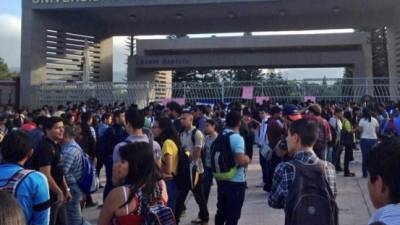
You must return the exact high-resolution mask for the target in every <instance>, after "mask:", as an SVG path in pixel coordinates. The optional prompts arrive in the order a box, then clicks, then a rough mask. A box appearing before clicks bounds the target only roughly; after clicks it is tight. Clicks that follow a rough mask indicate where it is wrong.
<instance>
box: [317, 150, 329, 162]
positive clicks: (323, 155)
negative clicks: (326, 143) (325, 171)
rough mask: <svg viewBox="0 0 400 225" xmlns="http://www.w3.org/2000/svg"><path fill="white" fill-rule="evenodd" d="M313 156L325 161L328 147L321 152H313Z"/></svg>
mask: <svg viewBox="0 0 400 225" xmlns="http://www.w3.org/2000/svg"><path fill="white" fill-rule="evenodd" d="M315 154H316V155H317V156H318V158H319V159H321V160H324V161H326V160H327V158H328V147H325V148H324V149H322V150H321V151H315Z"/></svg>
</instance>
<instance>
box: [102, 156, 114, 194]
mask: <svg viewBox="0 0 400 225" xmlns="http://www.w3.org/2000/svg"><path fill="white" fill-rule="evenodd" d="M104 166H105V167H106V186H105V187H104V192H103V200H105V199H106V197H107V195H108V193H110V191H111V190H112V189H113V184H112V168H113V159H112V156H107V157H106V158H105V159H104Z"/></svg>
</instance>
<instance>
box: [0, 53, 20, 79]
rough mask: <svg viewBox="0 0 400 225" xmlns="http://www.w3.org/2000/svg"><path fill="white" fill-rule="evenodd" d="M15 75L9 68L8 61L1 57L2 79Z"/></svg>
mask: <svg viewBox="0 0 400 225" xmlns="http://www.w3.org/2000/svg"><path fill="white" fill-rule="evenodd" d="M15 76H16V74H15V73H11V72H10V71H9V70H8V66H7V63H5V62H4V60H3V59H2V58H1V57H0V80H5V79H11V78H13V77H15Z"/></svg>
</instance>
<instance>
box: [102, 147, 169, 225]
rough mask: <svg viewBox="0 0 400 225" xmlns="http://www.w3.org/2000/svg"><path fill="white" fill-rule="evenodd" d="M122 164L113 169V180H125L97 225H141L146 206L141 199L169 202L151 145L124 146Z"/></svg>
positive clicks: (108, 200)
mask: <svg viewBox="0 0 400 225" xmlns="http://www.w3.org/2000/svg"><path fill="white" fill-rule="evenodd" d="M118 153H119V154H120V160H119V161H118V162H117V163H116V164H115V165H114V171H113V179H115V180H121V179H124V180H125V184H124V185H122V186H120V187H117V188H114V189H113V190H112V191H111V192H110V193H109V194H108V196H107V198H106V199H105V202H104V205H103V207H102V209H101V213H100V216H99V220H98V223H97V224H98V225H109V224H118V225H142V224H143V222H144V217H143V214H142V212H141V211H140V209H143V204H146V203H145V202H143V201H141V199H140V195H143V197H145V198H146V199H152V202H157V203H159V202H164V203H166V202H168V195H167V191H166V185H165V183H164V182H163V181H162V174H161V171H160V169H159V167H158V166H157V165H156V163H155V162H154V156H153V152H152V149H151V146H150V144H148V143H146V142H135V143H131V144H127V145H124V146H122V147H121V148H120V149H119V151H118Z"/></svg>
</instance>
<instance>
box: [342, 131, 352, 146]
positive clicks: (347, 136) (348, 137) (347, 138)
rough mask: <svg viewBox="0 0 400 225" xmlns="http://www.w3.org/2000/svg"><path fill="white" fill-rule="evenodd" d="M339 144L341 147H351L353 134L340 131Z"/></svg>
mask: <svg viewBox="0 0 400 225" xmlns="http://www.w3.org/2000/svg"><path fill="white" fill-rule="evenodd" d="M340 143H341V144H342V145H351V144H353V143H354V139H353V134H352V133H349V132H347V131H345V130H344V129H342V132H341V133H340Z"/></svg>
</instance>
